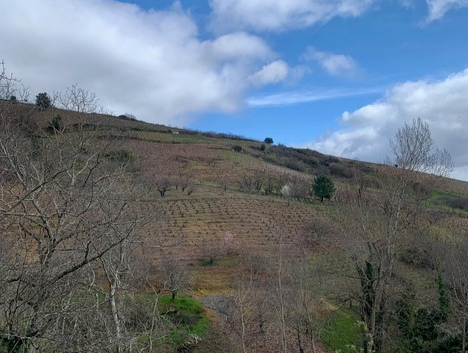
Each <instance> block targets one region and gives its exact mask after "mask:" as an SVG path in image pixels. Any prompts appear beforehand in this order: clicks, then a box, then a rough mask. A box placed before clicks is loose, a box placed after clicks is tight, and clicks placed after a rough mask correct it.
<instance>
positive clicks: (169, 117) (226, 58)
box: [0, 0, 288, 125]
mask: <svg viewBox="0 0 468 353" xmlns="http://www.w3.org/2000/svg"><path fill="white" fill-rule="evenodd" d="M2 11H3V16H2V21H1V22H0V32H1V33H10V35H5V36H3V38H2V41H1V43H0V58H3V59H4V60H5V61H6V63H7V65H8V68H9V71H10V72H13V73H14V74H15V76H16V77H18V78H21V79H23V82H25V83H26V84H27V85H29V86H30V88H31V93H32V95H33V96H34V95H35V94H37V93H38V92H43V91H47V92H49V93H52V91H63V90H64V89H65V87H69V86H71V85H73V84H75V83H78V84H79V86H80V87H83V88H85V89H87V90H90V91H92V92H95V93H96V94H97V96H98V97H99V98H100V103H101V104H102V105H103V106H105V107H106V108H108V109H111V110H113V111H114V112H115V113H116V114H122V113H124V112H128V113H132V114H134V115H135V116H137V118H139V119H143V120H146V121H152V122H159V123H166V124H172V125H185V124H186V122H187V119H189V118H190V116H192V115H193V114H196V113H200V112H207V111H220V112H230V111H233V110H236V109H240V108H241V107H242V106H243V105H244V104H245V103H244V92H245V90H246V89H247V88H248V87H249V86H250V85H255V86H256V87H259V86H262V85H266V84H271V83H277V82H279V81H281V80H282V79H284V78H285V77H286V76H287V72H288V67H287V64H286V63H285V62H282V61H277V60H276V55H275V53H274V52H273V51H272V50H271V48H270V47H269V45H268V44H267V43H266V42H265V41H264V40H263V39H261V38H260V37H258V36H255V35H252V34H248V33H246V32H242V31H236V32H231V33H226V34H223V35H220V36H215V37H213V38H211V39H209V40H202V39H200V36H199V33H198V28H197V24H196V23H195V22H194V20H193V19H192V17H191V16H190V14H188V13H186V12H185V11H184V10H183V9H182V8H181V6H180V5H178V4H177V3H176V4H175V5H174V6H173V7H171V8H169V9H167V10H164V11H154V10H151V11H143V10H142V9H140V8H139V7H138V6H136V5H132V4H126V3H120V2H116V1H106V0H67V1H56V0H43V1H29V0H15V1H14V2H11V3H10V4H9V5H8V6H4V7H3V8H2ZM31 98H33V97H31Z"/></svg>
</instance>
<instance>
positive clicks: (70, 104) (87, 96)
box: [54, 83, 104, 113]
mask: <svg viewBox="0 0 468 353" xmlns="http://www.w3.org/2000/svg"><path fill="white" fill-rule="evenodd" d="M54 103H55V105H57V106H58V107H59V108H63V109H67V110H73V111H76V112H79V113H102V112H104V109H103V107H102V106H101V105H100V104H99V99H98V98H97V96H96V94H95V93H94V92H90V91H88V90H86V89H84V88H81V87H79V86H78V84H77V83H75V84H74V85H72V86H71V87H67V88H66V89H65V92H54Z"/></svg>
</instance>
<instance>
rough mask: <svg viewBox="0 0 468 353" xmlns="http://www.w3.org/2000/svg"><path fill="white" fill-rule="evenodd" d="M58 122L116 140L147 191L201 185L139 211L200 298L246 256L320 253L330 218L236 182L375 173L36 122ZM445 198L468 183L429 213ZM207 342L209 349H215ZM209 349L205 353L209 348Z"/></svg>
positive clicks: (192, 139) (344, 163) (197, 138)
mask: <svg viewBox="0 0 468 353" xmlns="http://www.w3.org/2000/svg"><path fill="white" fill-rule="evenodd" d="M0 104H5V103H0ZM25 109H35V108H34V107H31V106H28V107H25ZM56 114H60V115H61V116H62V119H63V122H64V125H65V126H67V127H68V129H69V130H70V127H72V126H73V125H74V124H76V123H77V122H79V123H81V124H90V125H93V128H94V127H96V126H99V130H100V131H101V132H102V134H105V135H109V134H111V135H112V136H113V137H114V138H115V141H116V146H117V147H116V148H125V149H129V150H132V151H133V153H134V154H135V155H136V156H137V157H138V160H139V167H140V169H141V171H142V172H143V177H144V179H145V181H146V182H148V183H150V184H153V183H155V182H156V180H157V179H158V178H160V177H162V176H174V175H175V176H177V175H180V174H189V175H190V176H191V178H192V180H193V181H194V182H195V184H196V189H195V191H194V193H193V194H192V195H190V196H188V195H187V193H182V192H181V191H180V190H175V189H174V188H173V189H171V190H170V191H169V192H168V193H167V195H166V196H165V197H164V198H161V197H160V196H159V195H158V194H151V195H148V197H147V199H146V200H145V201H144V202H142V205H141V207H142V211H143V212H145V213H147V214H150V215H154V216H153V217H150V223H149V224H148V227H147V233H146V237H147V240H148V241H150V242H153V243H154V244H157V245H169V247H168V248H166V247H163V248H164V249H165V250H164V251H165V253H166V256H167V255H169V256H170V257H171V258H177V259H180V260H182V261H184V262H186V263H188V264H189V265H190V268H191V269H192V272H193V276H194V278H195V281H194V289H195V292H196V294H197V295H198V296H203V295H205V294H210V295H213V294H223V293H228V292H230V291H232V287H233V283H234V278H233V276H234V273H235V271H236V269H235V262H234V261H233V260H232V259H235V257H236V255H237V254H240V253H242V252H243V251H244V249H248V250H249V251H250V252H254V253H258V254H261V253H268V252H274V251H275V249H277V247H278V245H279V244H280V243H282V244H289V245H294V246H293V248H294V249H305V248H307V249H309V251H312V252H314V253H319V252H320V251H321V250H320V249H316V248H314V247H313V246H312V245H311V243H310V242H309V241H310V237H309V235H310V229H309V226H310V223H311V222H312V223H313V222H315V221H317V220H320V219H323V218H326V217H327V216H326V212H324V211H323V209H324V208H323V207H322V206H321V205H319V203H318V202H317V201H312V202H299V201H292V202H290V203H288V202H287V201H286V200H284V199H282V198H280V197H278V196H264V195H258V194H247V193H245V192H241V191H240V190H239V186H238V183H237V181H238V180H239V178H242V176H243V175H245V174H249V173H250V174H251V173H253V172H255V171H261V173H264V174H265V175H289V176H298V175H300V176H306V177H307V178H309V179H310V178H311V177H312V175H314V174H318V173H327V174H328V173H330V172H331V173H332V174H334V178H335V181H336V183H337V185H338V186H339V187H340V188H344V189H345V188H346V187H347V185H348V183H349V180H350V179H349V176H350V173H351V174H352V171H353V170H356V169H359V170H362V171H364V172H366V171H369V169H370V168H372V166H369V165H367V164H364V163H359V162H356V161H350V160H345V159H341V158H336V157H331V156H325V155H322V154H320V153H318V152H314V151H307V150H297V149H289V148H285V147H283V146H266V150H265V151H261V150H260V145H261V142H258V141H252V140H246V139H239V138H236V139H229V138H225V137H223V136H217V135H213V134H203V133H199V132H193V131H185V130H180V129H172V128H168V127H164V126H161V125H153V124H147V123H143V122H138V121H131V120H126V119H121V118H116V117H112V116H102V115H82V114H81V115H80V114H77V113H73V112H67V111H60V110H49V111H39V110H37V111H36V112H35V117H36V119H37V121H38V122H39V124H40V125H41V126H42V127H46V126H47V124H48V121H50V120H51V119H52V117H53V116H55V115H56ZM174 132H176V133H174ZM235 146H240V147H241V148H242V152H235V151H234V150H233V148H234V147H235ZM445 194H449V195H450V196H451V197H452V198H453V197H455V198H456V197H466V196H467V195H468V183H463V182H459V181H455V180H451V181H450V182H449V183H448V184H447V186H445V187H444V190H440V191H438V192H437V193H436V194H432V195H431V198H430V199H428V206H430V205H432V204H436V203H437V202H438V201H440V200H441V199H442V197H439V196H438V195H445ZM434 195H435V196H434ZM435 201H437V202H435ZM436 206H438V207H440V204H437V205H436ZM444 207H445V206H444ZM226 238H229V239H230V242H229V246H230V249H229V251H230V253H231V254H232V255H231V257H230V258H224V259H217V261H216V262H215V265H214V266H202V265H201V264H202V260H203V259H204V258H206V257H207V256H208V255H207V248H210V246H212V245H213V244H219V243H223V242H224V241H225V239H226ZM147 256H148V258H149V259H150V260H151V261H152V262H153V263H154V264H157V261H158V260H159V258H160V254H159V253H158V251H152V252H151V253H150V254H147ZM220 330H221V329H219V330H218V329H217V330H214V331H213V333H212V337H211V338H210V340H209V342H211V343H212V345H211V346H213V345H216V342H217V341H218V340H219V339H220V335H221V334H222V333H221V331H220ZM209 342H208V343H204V345H206V346H207V347H211V346H210V343H209ZM207 349H208V350H205V351H209V349H210V348H207ZM199 351H200V352H202V351H203V350H199Z"/></svg>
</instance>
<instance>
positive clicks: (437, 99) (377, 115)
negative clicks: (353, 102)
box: [306, 69, 468, 180]
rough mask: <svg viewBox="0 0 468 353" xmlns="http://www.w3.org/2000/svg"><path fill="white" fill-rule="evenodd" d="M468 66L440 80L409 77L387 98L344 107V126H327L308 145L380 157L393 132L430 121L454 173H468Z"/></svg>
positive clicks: (335, 152) (340, 153) (464, 176)
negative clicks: (348, 108)
mask: <svg viewBox="0 0 468 353" xmlns="http://www.w3.org/2000/svg"><path fill="white" fill-rule="evenodd" d="M466 97H468V69H466V70H464V71H462V72H459V73H457V74H454V75H451V76H449V77H447V78H445V79H444V80H440V81H434V82H433V81H427V80H420V81H409V82H405V83H401V84H399V85H396V86H395V87H393V88H392V89H391V90H390V91H388V93H387V94H386V96H385V97H384V98H382V99H381V100H379V101H376V102H374V103H372V104H369V105H366V106H364V107H362V108H360V109H358V110H355V111H353V112H345V113H343V116H342V119H341V123H342V125H343V129H342V130H340V131H336V132H329V133H327V134H325V135H323V136H322V137H321V138H319V139H318V140H316V141H314V142H312V143H309V144H307V146H306V147H308V148H311V149H315V150H318V151H320V152H323V153H327V154H332V155H338V156H344V157H349V158H354V159H360V160H367V161H375V162H382V161H383V160H384V159H385V157H386V156H389V155H390V150H389V143H388V141H389V138H391V137H393V136H394V134H395V132H396V130H397V129H398V128H399V127H401V126H403V124H404V123H405V122H408V123H409V122H411V121H412V120H413V119H416V118H418V117H420V118H421V119H423V120H424V121H426V122H427V123H428V124H429V126H430V128H431V131H432V136H433V139H434V141H435V142H436V144H437V146H438V147H439V148H446V149H447V150H448V151H449V152H450V154H451V155H452V159H453V161H454V163H455V165H456V166H457V167H456V168H455V171H454V173H453V177H455V178H462V179H465V180H466V179H468V173H467V172H468V149H466V146H461V145H460V141H465V140H466V136H468V100H467V99H466Z"/></svg>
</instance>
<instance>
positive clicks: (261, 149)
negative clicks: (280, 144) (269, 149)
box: [260, 143, 266, 151]
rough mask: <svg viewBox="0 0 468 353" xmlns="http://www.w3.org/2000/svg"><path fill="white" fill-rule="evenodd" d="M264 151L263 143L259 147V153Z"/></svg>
mask: <svg viewBox="0 0 468 353" xmlns="http://www.w3.org/2000/svg"><path fill="white" fill-rule="evenodd" d="M265 149H266V146H265V144H264V143H262V144H261V145H260V151H265Z"/></svg>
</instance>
